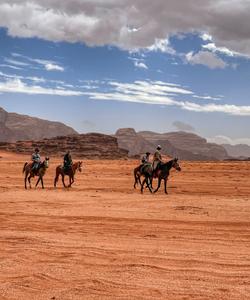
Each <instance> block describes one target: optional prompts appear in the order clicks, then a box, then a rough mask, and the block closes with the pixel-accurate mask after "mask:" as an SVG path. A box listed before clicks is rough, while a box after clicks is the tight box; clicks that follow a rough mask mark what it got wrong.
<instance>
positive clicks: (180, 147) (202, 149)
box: [115, 128, 229, 161]
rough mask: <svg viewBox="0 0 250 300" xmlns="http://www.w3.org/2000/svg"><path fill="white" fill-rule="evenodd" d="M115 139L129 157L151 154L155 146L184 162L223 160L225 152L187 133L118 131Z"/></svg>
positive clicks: (219, 147)
mask: <svg viewBox="0 0 250 300" xmlns="http://www.w3.org/2000/svg"><path fill="white" fill-rule="evenodd" d="M115 137H117V139H118V144H119V147H121V148H124V149H127V150H128V151H129V155H130V156H134V155H141V154H143V153H145V152H146V151H149V152H151V153H153V152H154V151H155V149H156V146H157V145H158V144H160V145H161V146H162V153H163V154H166V155H169V156H172V157H174V156H178V157H179V158H181V159H184V160H203V161H205V160H224V159H228V158H229V156H228V153H227V151H226V150H225V149H224V148H223V147H222V146H220V145H217V144H213V143H208V142H207V141H206V139H204V138H202V137H200V136H198V135H196V134H193V133H188V132H182V131H179V132H170V133H163V134H160V133H155V132H151V131H141V132H136V131H135V130H134V129H133V128H122V129H119V130H118V131H117V132H116V134H115Z"/></svg>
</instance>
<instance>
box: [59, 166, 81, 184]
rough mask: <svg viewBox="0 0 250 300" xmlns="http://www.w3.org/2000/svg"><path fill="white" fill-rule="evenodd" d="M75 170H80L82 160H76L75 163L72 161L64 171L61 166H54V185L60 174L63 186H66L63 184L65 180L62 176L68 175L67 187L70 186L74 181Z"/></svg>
mask: <svg viewBox="0 0 250 300" xmlns="http://www.w3.org/2000/svg"><path fill="white" fill-rule="evenodd" d="M76 171H79V172H82V161H78V162H76V163H74V164H73V165H72V167H71V168H70V169H69V170H67V171H65V170H64V168H63V166H61V165H60V166H57V167H56V177H55V180H54V187H56V184H57V181H58V179H59V176H60V175H61V176H62V183H63V186H64V187H66V185H65V182H64V177H65V176H66V175H67V176H69V185H68V187H71V185H72V184H73V183H74V181H75V179H74V177H75V173H76Z"/></svg>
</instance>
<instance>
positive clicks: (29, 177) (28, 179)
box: [28, 175, 33, 189]
mask: <svg viewBox="0 0 250 300" xmlns="http://www.w3.org/2000/svg"><path fill="white" fill-rule="evenodd" d="M31 177H33V176H32V175H30V176H29V177H28V182H29V185H30V189H31V182H30V179H31Z"/></svg>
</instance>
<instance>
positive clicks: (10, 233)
mask: <svg viewBox="0 0 250 300" xmlns="http://www.w3.org/2000/svg"><path fill="white" fill-rule="evenodd" d="M0 156H1V157H2V158H1V159H0V200H1V201H0V230H1V231H0V299H25V300H27V299H28V300H29V299H65V300H66V299H67V300H68V299H183V300H184V299H202V300H203V299H215V300H217V299H227V300H229V299H233V300H234V299H250V196H249V193H250V163H245V162H244V163H232V162H221V163H189V162H183V163H181V166H182V172H180V173H178V172H176V171H173V172H172V173H171V177H170V181H169V195H167V196H166V195H165V194H164V193H163V187H162V189H161V190H160V191H159V193H158V194H155V195H151V194H150V193H149V192H148V191H146V192H145V193H144V195H141V194H140V192H139V190H134V189H133V177H132V169H133V167H134V166H136V164H137V162H136V161H126V160H121V161H84V170H83V172H82V173H81V174H79V173H78V174H77V176H76V183H75V185H74V186H73V188H71V189H64V188H62V185H61V182H60V183H59V187H58V188H57V189H56V190H55V189H54V188H53V178H54V172H55V166H56V165H57V164H58V163H59V160H56V159H51V160H50V167H49V169H48V172H47V174H46V175H45V190H42V189H41V188H40V187H39V188H37V189H36V190H35V189H32V190H27V191H26V190H24V187H23V175H22V172H21V171H22V166H23V163H24V162H25V161H26V159H28V158H27V157H24V156H17V155H13V154H7V153H0Z"/></svg>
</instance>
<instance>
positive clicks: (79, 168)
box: [77, 161, 82, 172]
mask: <svg viewBox="0 0 250 300" xmlns="http://www.w3.org/2000/svg"><path fill="white" fill-rule="evenodd" d="M77 170H78V171H79V172H82V161H78V163H77Z"/></svg>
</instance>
